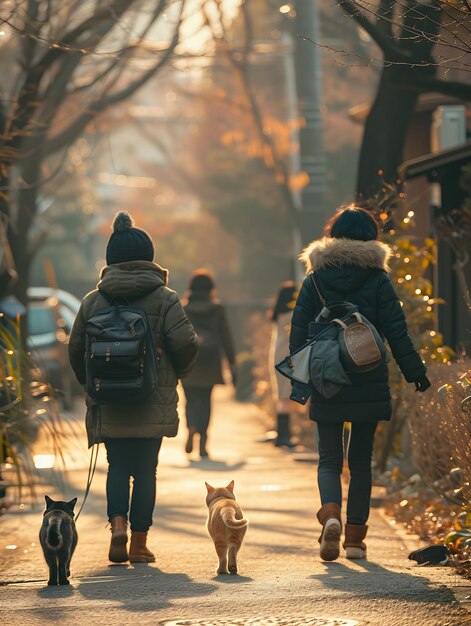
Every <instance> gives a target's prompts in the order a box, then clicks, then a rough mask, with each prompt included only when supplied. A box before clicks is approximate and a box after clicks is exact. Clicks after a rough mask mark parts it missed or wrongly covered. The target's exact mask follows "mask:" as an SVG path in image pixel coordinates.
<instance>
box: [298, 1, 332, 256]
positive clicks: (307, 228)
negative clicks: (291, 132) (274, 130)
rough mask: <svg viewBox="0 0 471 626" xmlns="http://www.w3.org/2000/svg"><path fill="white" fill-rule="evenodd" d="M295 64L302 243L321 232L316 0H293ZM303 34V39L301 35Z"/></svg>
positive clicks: (322, 157) (321, 153) (322, 185)
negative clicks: (302, 178) (302, 177)
mask: <svg viewBox="0 0 471 626" xmlns="http://www.w3.org/2000/svg"><path fill="white" fill-rule="evenodd" d="M294 5H295V10H296V17H295V37H296V43H295V66H296V87H297V94H298V109H299V116H300V117H301V121H302V125H301V129H300V133H299V139H300V151H301V170H302V171H304V172H306V173H307V174H308V176H309V182H308V184H307V185H306V186H305V187H304V189H303V190H302V192H301V216H300V218H301V219H300V227H301V236H302V240H303V244H307V243H309V242H310V241H312V239H315V238H317V237H319V236H321V234H322V229H323V227H324V223H325V217H326V216H325V214H324V191H325V178H326V171H325V155H324V142H323V127H324V126H323V120H322V109H321V107H322V67H321V59H320V51H319V49H318V48H317V47H316V46H315V45H314V43H312V42H316V43H317V42H319V40H320V17H319V10H318V7H317V0H295V3H294ZM303 37H305V38H306V39H303Z"/></svg>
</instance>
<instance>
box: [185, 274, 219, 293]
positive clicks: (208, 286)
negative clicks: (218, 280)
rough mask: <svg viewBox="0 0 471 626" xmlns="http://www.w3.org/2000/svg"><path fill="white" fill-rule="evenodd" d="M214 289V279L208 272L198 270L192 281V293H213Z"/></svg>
mask: <svg viewBox="0 0 471 626" xmlns="http://www.w3.org/2000/svg"><path fill="white" fill-rule="evenodd" d="M214 287H215V284H214V279H213V277H212V276H211V274H210V273H209V272H208V270H205V269H199V270H196V271H195V272H194V273H193V276H192V277H191V279H190V291H193V292H194V291H211V290H212V289H214Z"/></svg>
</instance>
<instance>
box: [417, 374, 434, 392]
mask: <svg viewBox="0 0 471 626" xmlns="http://www.w3.org/2000/svg"><path fill="white" fill-rule="evenodd" d="M431 386H432V383H431V382H430V381H429V379H428V378H427V376H423V377H422V378H421V379H420V380H416V381H415V390H416V391H420V393H423V392H424V391H426V390H427V389H428V388H429V387H431Z"/></svg>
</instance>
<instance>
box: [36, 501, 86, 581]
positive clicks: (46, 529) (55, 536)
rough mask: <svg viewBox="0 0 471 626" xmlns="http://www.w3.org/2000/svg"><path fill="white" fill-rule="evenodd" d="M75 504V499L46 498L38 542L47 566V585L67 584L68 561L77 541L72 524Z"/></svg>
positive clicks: (75, 531) (73, 523) (73, 524)
mask: <svg viewBox="0 0 471 626" xmlns="http://www.w3.org/2000/svg"><path fill="white" fill-rule="evenodd" d="M76 503H77V498H74V499H73V500H71V501H70V502H61V501H57V502H55V501H54V500H52V499H51V498H50V497H49V496H46V510H45V511H44V520H43V523H42V526H41V530H40V531H39V541H40V542H41V546H42V549H43V552H44V558H45V559H46V563H47V564H48V565H49V580H48V581H47V584H48V585H57V584H59V585H68V584H69V576H70V561H71V559H72V555H73V553H74V550H75V547H76V545H77V540H78V536H77V530H76V529H75V522H74V506H75V505H76Z"/></svg>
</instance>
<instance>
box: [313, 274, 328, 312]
mask: <svg viewBox="0 0 471 626" xmlns="http://www.w3.org/2000/svg"><path fill="white" fill-rule="evenodd" d="M311 279H312V282H313V285H314V287H315V288H316V291H317V295H318V296H319V300H320V301H321V303H322V306H325V305H326V302H325V300H324V297H323V295H322V294H321V292H320V289H319V287H318V286H317V283H316V279H315V278H314V272H312V274H311Z"/></svg>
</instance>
